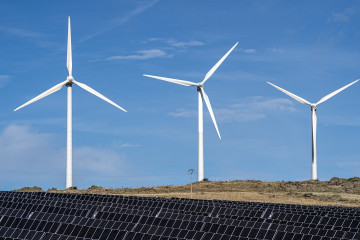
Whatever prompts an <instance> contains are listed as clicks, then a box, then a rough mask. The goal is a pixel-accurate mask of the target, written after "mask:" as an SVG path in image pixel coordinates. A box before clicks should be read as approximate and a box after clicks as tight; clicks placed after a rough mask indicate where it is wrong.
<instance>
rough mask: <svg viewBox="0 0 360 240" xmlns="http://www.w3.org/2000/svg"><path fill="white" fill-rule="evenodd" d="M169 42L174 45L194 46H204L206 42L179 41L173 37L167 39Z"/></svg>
mask: <svg viewBox="0 0 360 240" xmlns="http://www.w3.org/2000/svg"><path fill="white" fill-rule="evenodd" d="M167 43H168V44H169V45H171V46H174V47H182V48H186V47H194V46H203V45H204V43H203V42H200V41H187V42H179V41H176V40H173V39H170V40H167Z"/></svg>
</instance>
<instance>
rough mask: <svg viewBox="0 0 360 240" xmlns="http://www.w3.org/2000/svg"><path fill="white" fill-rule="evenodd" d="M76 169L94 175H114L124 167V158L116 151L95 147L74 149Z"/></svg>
mask: <svg viewBox="0 0 360 240" xmlns="http://www.w3.org/2000/svg"><path fill="white" fill-rule="evenodd" d="M73 155H74V157H73V158H74V159H75V160H76V161H74V167H75V168H77V169H78V170H79V171H81V172H84V171H90V172H92V173H94V174H114V173H116V172H118V171H119V170H120V169H121V167H122V165H124V157H123V156H120V155H119V154H118V153H116V152H115V151H114V150H111V149H101V148H94V147H87V146H83V147H77V148H74V153H73Z"/></svg>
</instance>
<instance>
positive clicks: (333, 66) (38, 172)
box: [0, 0, 360, 190]
mask: <svg viewBox="0 0 360 240" xmlns="http://www.w3.org/2000/svg"><path fill="white" fill-rule="evenodd" d="M68 16H71V24H72V25H71V27H72V47H73V76H74V78H75V80H78V81H80V82H83V83H85V84H87V85H89V86H91V87H93V88H94V89H96V90H97V91H99V92H101V93H102V94H104V95H105V96H107V97H108V98H110V99H111V100H113V101H114V102H116V103H117V104H119V105H120V106H122V107H124V108H125V109H126V110H128V113H125V112H122V111H120V110H119V109H117V108H115V107H113V106H112V105H110V104H108V103H106V102H104V101H102V100H100V99H99V98H97V97H95V96H93V95H91V94H89V93H88V92H85V91H84V90H82V89H80V88H79V87H77V86H74V87H73V150H74V157H73V161H74V169H73V174H74V185H75V186H78V187H80V188H86V187H89V186H91V185H101V186H104V187H137V186H154V185H169V184H173V185H177V184H186V183H188V182H189V180H190V176H189V175H188V173H187V171H188V169H190V168H194V169H197V92H196V89H195V88H192V87H183V86H180V85H176V84H171V83H166V82H162V81H159V80H156V79H150V78H145V77H143V76H142V74H151V75H159V76H166V77H172V78H178V79H184V80H188V81H193V82H199V81H202V79H203V77H204V76H205V74H206V73H207V72H208V71H209V70H210V68H211V67H212V66H213V65H214V64H215V63H216V62H217V61H218V60H219V59H220V58H221V57H222V56H223V55H224V54H225V53H226V52H227V51H228V50H229V49H230V48H231V47H232V46H233V45H234V44H235V43H236V42H239V44H238V46H237V47H236V48H235V50H234V51H233V52H232V53H231V54H230V55H229V57H228V58H227V59H226V60H225V62H224V63H223V64H222V65H221V66H220V67H219V68H218V70H217V71H216V72H215V73H214V75H213V76H212V77H211V78H210V79H209V80H208V81H207V82H206V85H205V89H206V92H207V94H208V96H209V98H210V100H211V103H212V107H213V110H214V114H215V117H216V120H217V122H218V126H219V130H220V133H221V135H222V140H219V138H218V137H217V134H216V130H215V128H214V126H213V124H212V122H211V119H210V116H209V114H208V112H207V110H204V155H205V177H207V178H209V179H210V180H227V179H242V180H246V179H259V180H266V181H271V180H279V181H281V180H307V179H310V178H311V111H310V107H308V106H306V105H303V104H300V103H299V102H296V101H295V100H292V99H290V98H289V97H288V96H287V95H285V94H283V93H282V92H280V91H278V90H276V89H275V88H273V87H271V86H270V85H268V84H266V82H267V81H269V82H272V83H274V84H276V85H278V86H280V87H283V88H285V89H287V90H289V91H291V92H293V93H295V94H297V95H299V96H301V97H303V98H305V99H306V100H308V101H310V102H316V101H318V100H319V99H320V98H321V97H323V96H325V95H326V94H328V93H330V92H332V91H334V90H336V89H338V88H340V87H342V86H344V85H346V84H347V83H350V82H352V81H354V80H356V79H357V78H359V71H360V68H359V63H360V45H359V37H360V24H359V23H360V21H359V20H360V4H359V3H358V2H357V1H315V2H314V1H235V0H234V1H225V2H224V1H188V0H185V1H165V0H154V1H130V0H126V1H102V2H99V1H58V2H51V3H50V2H46V1H37V2H35V3H34V2H29V1H10V0H8V1H1V2H0V46H1V47H0V49H1V52H0V53H1V54H0V55H1V57H0V63H1V65H0V91H1V94H0V99H1V103H2V104H0V117H1V120H0V143H1V144H0V161H1V167H0V189H2V190H9V189H14V188H20V187H23V186H34V185H37V186H40V187H43V188H45V189H47V188H50V187H57V188H64V187H65V159H66V155H65V152H66V89H65V88H64V89H61V90H60V91H59V92H56V93H54V94H52V95H50V96H48V97H46V98H44V99H42V100H40V101H38V102H36V103H33V104H31V105H29V106H27V107H25V108H23V109H21V110H19V111H17V112H13V110H14V109H15V108H16V107H18V106H20V105H21V104H23V103H25V102H26V101H28V100H29V99H31V98H33V97H35V96H37V95H38V94H40V93H41V92H43V91H45V90H47V89H49V88H50V87H52V86H54V85H55V84H57V83H60V82H61V81H64V80H65V79H66V77H67V75H68V73H67V69H66V41H67V17H68ZM359 92H360V85H359V83H357V84H355V85H353V86H351V87H350V88H348V89H346V90H345V91H344V92H342V93H340V94H338V95H336V96H335V97H333V98H332V99H330V100H328V101H327V102H325V103H322V104H321V105H320V106H319V107H318V110H317V116H318V176H319V179H320V180H328V179H330V178H331V177H334V176H336V177H344V178H349V177H353V176H359V173H360V149H359V147H358V144H359V140H358V137H359V135H360V99H359V97H358V96H359Z"/></svg>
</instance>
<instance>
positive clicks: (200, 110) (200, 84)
mask: <svg viewBox="0 0 360 240" xmlns="http://www.w3.org/2000/svg"><path fill="white" fill-rule="evenodd" d="M237 44H238V43H236V44H235V45H234V46H233V47H232V48H231V49H230V50H229V51H228V52H227V53H226V54H225V55H224V56H223V57H222V58H221V59H220V60H219V61H218V62H217V63H216V64H215V65H214V66H213V67H212V68H211V69H210V71H209V72H208V73H207V74H206V75H205V78H204V80H203V81H202V82H198V83H194V82H190V81H184V80H179V79H174V78H166V77H159V76H153V75H146V74H144V76H145V77H151V78H156V79H160V80H163V81H167V82H172V83H176V84H180V85H183V86H196V87H197V92H198V118H199V122H198V124H199V126H198V128H199V156H198V181H202V180H204V140H203V100H204V101H205V104H206V106H207V108H208V110H209V113H210V116H211V119H212V121H213V123H214V126H215V129H216V132H217V134H218V135H219V138H220V139H221V136H220V132H219V129H218V126H217V124H216V120H215V116H214V113H213V110H212V108H211V104H210V100H209V97H208V96H207V95H206V93H205V90H204V84H205V82H206V81H207V80H208V79H209V78H210V77H211V75H213V73H214V72H215V71H216V69H217V68H218V67H219V66H220V65H221V64H222V62H223V61H224V60H225V59H226V58H227V56H228V55H229V54H230V53H231V52H232V50H234V48H235V47H236V45H237Z"/></svg>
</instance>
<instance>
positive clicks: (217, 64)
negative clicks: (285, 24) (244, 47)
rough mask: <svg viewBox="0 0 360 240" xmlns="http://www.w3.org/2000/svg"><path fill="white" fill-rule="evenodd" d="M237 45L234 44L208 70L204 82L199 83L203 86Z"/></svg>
mask: <svg viewBox="0 0 360 240" xmlns="http://www.w3.org/2000/svg"><path fill="white" fill-rule="evenodd" d="M236 45H238V42H237V43H235V45H234V46H233V47H232V48H231V49H230V50H229V51H228V52H227V53H226V54H225V55H224V56H223V57H222V58H221V59H220V60H219V61H218V62H217V63H216V64H215V65H214V66H213V67H212V68H211V69H210V71H209V72H208V73H207V74H206V75H205V78H204V80H203V81H202V82H201V83H202V84H204V83H205V82H206V81H207V80H208V79H209V78H210V77H211V75H213V73H214V72H215V71H216V69H218V67H219V66H220V65H221V64H222V63H223V61H224V60H225V59H226V58H227V56H228V55H229V54H230V53H231V52H232V50H234V48H235V47H236Z"/></svg>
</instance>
